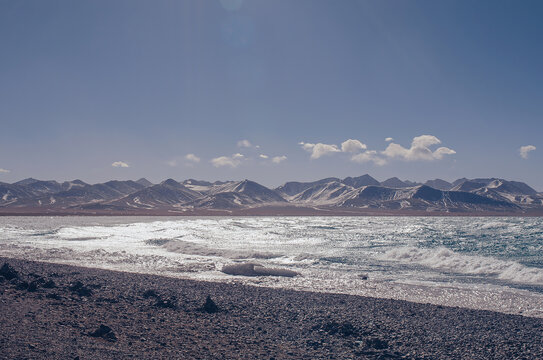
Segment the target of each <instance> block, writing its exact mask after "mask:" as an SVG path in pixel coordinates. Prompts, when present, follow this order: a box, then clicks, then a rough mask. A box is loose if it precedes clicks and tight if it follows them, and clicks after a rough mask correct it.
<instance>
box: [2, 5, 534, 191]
mask: <svg viewBox="0 0 543 360" xmlns="http://www.w3.org/2000/svg"><path fill="white" fill-rule="evenodd" d="M542 18H543V4H542V3H541V2H540V1H528V0H527V1H522V2H514V1H496V0H493V1H460V0H455V1H445V0H443V1H428V0H425V1H349V0H343V1H320V0H296V1H291V0H273V1H271V0H268V1H263V0H251V1H249V0H230V1H228V0H223V1H219V0H216V1H215V0H206V1H196V0H194V1H170V0H168V1H164V0H157V1H139V0H126V1H120V0H103V1H102V0H92V1H84V0H79V1H72V0H66V1H53V0H49V1H41V0H34V1H20V0H0V46H1V48H0V127H1V131H0V169H1V170H0V181H4V182H11V181H16V180H19V179H22V178H25V177H30V176H32V177H35V178H40V179H58V180H65V179H74V178H81V179H82V180H84V181H88V182H99V181H105V180H108V179H136V178H139V177H143V176H144V177H147V178H148V179H150V180H151V181H160V180H163V179H165V178H168V177H173V178H175V179H178V180H182V179H186V178H197V179H207V180H218V179H221V180H224V179H234V180H237V179H244V178H249V179H253V180H255V181H258V182H261V183H263V184H265V185H268V186H277V185H279V184H281V183H283V182H284V181H286V180H312V179H318V178H322V177H327V176H338V177H344V176H357V175H362V174H365V173H369V174H371V175H373V176H375V177H376V178H378V179H381V180H384V179H386V178H388V177H391V176H398V177H400V178H402V179H411V180H417V181H421V180H426V179H430V178H437V177H439V178H443V179H446V180H454V179H456V178H459V177H464V176H466V177H493V176H495V177H503V178H506V179H517V180H522V181H526V182H527V183H528V184H530V185H532V186H534V187H535V188H536V189H538V190H543V166H542V165H543V162H542V159H543V157H542V155H541V154H542V152H543V144H542V143H541V138H542V134H543V70H542V69H541V64H543V45H542V44H543V26H541V19H542ZM423 135H426V136H423ZM421 136H423V137H421ZM387 138H388V141H387V140H386V139H387ZM390 138H392V139H393V140H391V139H390ZM349 139H351V140H356V141H351V142H347V143H345V141H346V140H349ZM413 139H415V141H414V140H413ZM244 140H245V141H244ZM438 141H439V142H440V143H438ZM343 143H345V145H344V146H343V147H342V144H343ZM523 146H532V147H528V148H526V147H525V148H524V152H523V153H522V154H521V152H520V149H521V147H523ZM439 148H441V150H438V149H439ZM534 148H535V149H534ZM189 154H190V155H189ZM187 155H188V157H187ZM261 155H263V156H261ZM522 155H524V156H522ZM266 157H267V158H266ZM113 164H115V165H117V166H112V165H113ZM125 165H127V166H125Z"/></svg>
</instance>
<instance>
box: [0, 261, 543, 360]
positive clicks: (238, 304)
mask: <svg viewBox="0 0 543 360" xmlns="http://www.w3.org/2000/svg"><path fill="white" fill-rule="evenodd" d="M2 265H4V266H2ZM0 266H2V269H1V270H0V294H1V295H0V328H1V329H2V331H1V332H0V358H1V359H97V358H98V359H128V358H137V359H356V358H360V359H538V358H539V359H541V358H543V342H542V339H543V337H542V336H543V319H537V318H528V317H523V316H518V315H507V314H501V313H495V312H490V311H479V310H469V309H462V308H451V307H443V306H435V305H429V304H416V303H410V302H406V301H397V300H388V299H375V298H366V297H360V296H349V295H337V294H322V293H311V292H298V291H292V290H281V289H268V288H258V287H251V286H244V285H235V284H223V283H211V282H199V281H192V280H181V279H173V278H167V277H161V276H153V275H142V274H133V273H123V272H116V271H107V270H100V269H89V268H80V267H74V266H66V265H57V264H49V263H40V262H30V261H22V260H16V259H9V258H2V257H0Z"/></svg>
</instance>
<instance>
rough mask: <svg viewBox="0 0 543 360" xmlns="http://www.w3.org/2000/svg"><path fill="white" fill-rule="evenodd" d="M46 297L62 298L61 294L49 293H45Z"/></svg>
mask: <svg viewBox="0 0 543 360" xmlns="http://www.w3.org/2000/svg"><path fill="white" fill-rule="evenodd" d="M45 297H46V298H48V299H54V300H60V299H61V297H60V295H59V294H47V295H45Z"/></svg>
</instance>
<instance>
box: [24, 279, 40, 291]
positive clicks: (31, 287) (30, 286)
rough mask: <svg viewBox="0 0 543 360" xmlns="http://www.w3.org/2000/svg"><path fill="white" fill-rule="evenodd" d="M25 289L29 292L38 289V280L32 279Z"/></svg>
mask: <svg viewBox="0 0 543 360" xmlns="http://www.w3.org/2000/svg"><path fill="white" fill-rule="evenodd" d="M26 290H27V291H29V292H35V291H36V290H38V282H37V281H32V282H31V283H30V284H28V287H27V289H26Z"/></svg>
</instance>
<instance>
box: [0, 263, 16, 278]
mask: <svg viewBox="0 0 543 360" xmlns="http://www.w3.org/2000/svg"><path fill="white" fill-rule="evenodd" d="M0 276H3V277H4V278H5V279H6V280H11V279H16V278H18V277H19V274H18V273H17V271H16V270H15V269H14V268H13V267H12V266H11V265H10V264H8V263H4V265H2V267H1V268H0Z"/></svg>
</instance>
